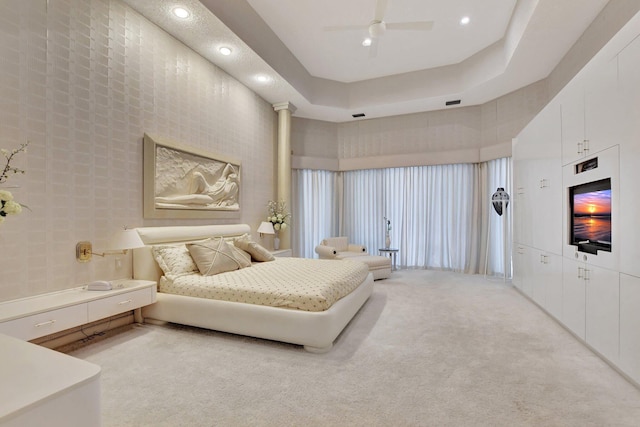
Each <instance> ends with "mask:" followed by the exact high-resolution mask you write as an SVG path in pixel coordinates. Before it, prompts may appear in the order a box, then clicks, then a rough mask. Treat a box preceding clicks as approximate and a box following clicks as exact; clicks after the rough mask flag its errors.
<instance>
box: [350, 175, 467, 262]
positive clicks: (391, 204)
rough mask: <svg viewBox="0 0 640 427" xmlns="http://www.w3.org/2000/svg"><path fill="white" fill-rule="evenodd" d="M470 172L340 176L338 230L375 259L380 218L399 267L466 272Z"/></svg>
mask: <svg viewBox="0 0 640 427" xmlns="http://www.w3.org/2000/svg"><path fill="white" fill-rule="evenodd" d="M476 169H477V166H476V165H472V164H461V165H440V166H421V167H410V168H394V169H376V170H366V171H351V172H345V173H344V199H345V212H344V230H346V231H347V233H346V234H347V235H348V236H349V238H350V240H353V241H354V242H357V243H361V244H364V245H366V246H367V248H368V249H369V252H371V253H374V254H375V253H377V250H378V248H383V247H384V230H385V223H384V219H383V218H384V217H385V216H386V217H387V218H388V219H389V220H390V221H391V227H392V229H391V233H390V234H391V247H393V248H397V249H399V250H400V251H399V255H398V264H400V265H401V266H405V267H418V268H442V269H448V270H456V271H470V270H472V269H473V268H474V267H475V264H476V263H475V262H472V260H473V259H474V258H477V254H476V253H475V248H474V247H473V245H472V242H473V236H474V235H475V234H477V232H478V230H477V229H476V228H477V221H474V215H473V214H474V212H475V211H476V210H477V207H476V204H477V203H476V195H475V193H476V191H475V182H476V175H477V172H476ZM351 206H353V207H354V208H355V209H350V207H351Z"/></svg>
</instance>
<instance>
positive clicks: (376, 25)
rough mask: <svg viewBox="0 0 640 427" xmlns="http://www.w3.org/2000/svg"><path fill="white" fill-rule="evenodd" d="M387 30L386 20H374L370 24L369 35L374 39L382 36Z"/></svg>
mask: <svg viewBox="0 0 640 427" xmlns="http://www.w3.org/2000/svg"><path fill="white" fill-rule="evenodd" d="M386 30H387V25H386V24H385V23H384V21H374V22H372V23H371V25H369V35H370V36H371V38H372V39H375V38H377V37H380V36H381V35H383V34H384V32H385V31H386Z"/></svg>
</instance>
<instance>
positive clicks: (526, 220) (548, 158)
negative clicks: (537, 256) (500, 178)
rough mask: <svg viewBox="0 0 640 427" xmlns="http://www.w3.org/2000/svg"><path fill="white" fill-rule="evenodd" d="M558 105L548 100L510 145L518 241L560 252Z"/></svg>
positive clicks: (560, 209) (560, 177)
mask: <svg viewBox="0 0 640 427" xmlns="http://www.w3.org/2000/svg"><path fill="white" fill-rule="evenodd" d="M560 119H561V116H560V105H559V103H558V102H555V101H552V102H551V103H549V105H547V106H546V107H545V108H544V109H543V110H542V111H541V112H540V113H539V114H538V115H537V116H536V117H535V118H534V119H533V120H532V121H531V123H529V124H528V125H527V127H526V128H525V129H523V131H522V132H521V133H520V134H519V135H518V138H517V142H516V143H515V144H514V152H513V156H514V181H515V184H516V186H515V188H516V200H515V203H516V206H515V208H514V210H515V212H516V217H515V218H514V227H515V228H514V230H515V233H516V239H517V241H518V242H520V243H523V244H527V245H530V246H532V247H534V248H538V249H542V250H544V251H549V252H552V253H556V254H561V253H562V236H561V235H560V234H559V233H558V230H559V229H561V227H562V194H563V187H562V168H561V163H560V153H561V123H560Z"/></svg>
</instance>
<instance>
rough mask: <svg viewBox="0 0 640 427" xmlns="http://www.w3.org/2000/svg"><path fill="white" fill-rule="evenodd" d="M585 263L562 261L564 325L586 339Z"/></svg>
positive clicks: (564, 259) (565, 259)
mask: <svg viewBox="0 0 640 427" xmlns="http://www.w3.org/2000/svg"><path fill="white" fill-rule="evenodd" d="M585 299H586V290H585V281H584V262H581V261H575V260H572V259H569V258H563V259H562V318H561V320H562V323H564V325H565V326H566V327H567V328H569V329H570V330H571V331H573V333H574V334H576V335H577V336H578V337H580V338H582V339H584V337H585Z"/></svg>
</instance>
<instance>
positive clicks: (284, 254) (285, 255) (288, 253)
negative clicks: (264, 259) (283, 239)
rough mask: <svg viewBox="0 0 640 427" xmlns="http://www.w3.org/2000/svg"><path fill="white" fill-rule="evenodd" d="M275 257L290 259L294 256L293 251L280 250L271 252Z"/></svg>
mask: <svg viewBox="0 0 640 427" xmlns="http://www.w3.org/2000/svg"><path fill="white" fill-rule="evenodd" d="M271 254H272V255H273V256H274V257H280V258H290V257H291V256H292V252H291V249H278V250H273V251H271Z"/></svg>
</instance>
